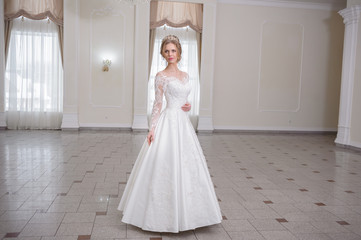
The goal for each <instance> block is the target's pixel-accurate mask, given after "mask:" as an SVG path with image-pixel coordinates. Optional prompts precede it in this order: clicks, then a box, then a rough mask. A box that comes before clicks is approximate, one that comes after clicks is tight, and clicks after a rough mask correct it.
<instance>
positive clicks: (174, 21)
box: [150, 1, 203, 33]
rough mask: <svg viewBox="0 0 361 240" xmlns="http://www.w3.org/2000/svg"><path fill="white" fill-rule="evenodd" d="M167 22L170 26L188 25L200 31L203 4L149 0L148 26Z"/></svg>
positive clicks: (152, 27)
mask: <svg viewBox="0 0 361 240" xmlns="http://www.w3.org/2000/svg"><path fill="white" fill-rule="evenodd" d="M164 24H167V25H168V26H171V27H186V26H190V27H191V28H193V29H194V30H195V31H197V32H200V33H201V32H202V26H203V5H202V4H198V3H185V2H162V1H151V2H150V28H151V29H154V28H157V27H160V26H163V25H164Z"/></svg>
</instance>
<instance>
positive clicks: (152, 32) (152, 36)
mask: <svg viewBox="0 0 361 240" xmlns="http://www.w3.org/2000/svg"><path fill="white" fill-rule="evenodd" d="M154 41H155V29H150V32H149V61H148V62H149V68H148V76H149V75H150V70H151V67H152V61H153V52H154Z"/></svg>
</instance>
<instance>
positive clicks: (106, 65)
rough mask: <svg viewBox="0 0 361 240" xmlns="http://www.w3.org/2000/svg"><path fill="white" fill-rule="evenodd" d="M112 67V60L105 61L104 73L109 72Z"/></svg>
mask: <svg viewBox="0 0 361 240" xmlns="http://www.w3.org/2000/svg"><path fill="white" fill-rule="evenodd" d="M110 65H112V61H111V60H109V59H105V60H103V72H108V71H109V67H110Z"/></svg>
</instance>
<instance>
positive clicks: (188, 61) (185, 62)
mask: <svg viewBox="0 0 361 240" xmlns="http://www.w3.org/2000/svg"><path fill="white" fill-rule="evenodd" d="M154 31H155V38H154V49H153V57H152V65H151V70H150V75H149V82H148V122H150V119H149V118H150V114H151V112H152V108H153V101H154V78H155V75H156V74H157V72H159V71H162V70H163V69H164V68H165V67H166V64H167V62H166V61H165V60H164V59H163V57H162V56H161V55H160V46H161V44H162V39H163V38H164V37H165V36H167V35H169V34H172V35H176V36H177V37H178V38H179V41H180V43H181V45H182V60H181V61H180V62H179V63H178V67H179V69H180V70H182V71H184V72H187V73H188V74H189V81H190V83H191V86H192V91H191V93H190V94H189V97H188V101H189V103H190V104H191V105H192V109H191V110H190V111H189V118H190V120H191V122H192V124H193V127H194V129H197V125H198V115H199V61H198V43H197V33H196V31H194V30H193V29H191V28H189V27H183V28H173V27H169V26H166V25H164V26H162V27H158V28H156V29H155V30H154ZM164 107H165V104H163V108H164Z"/></svg>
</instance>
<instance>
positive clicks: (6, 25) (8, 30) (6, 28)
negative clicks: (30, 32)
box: [4, 20, 13, 67]
mask: <svg viewBox="0 0 361 240" xmlns="http://www.w3.org/2000/svg"><path fill="white" fill-rule="evenodd" d="M12 25H13V23H12V21H9V20H5V21H4V38H5V67H6V63H7V59H8V52H9V43H10V33H11V28H12Z"/></svg>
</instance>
